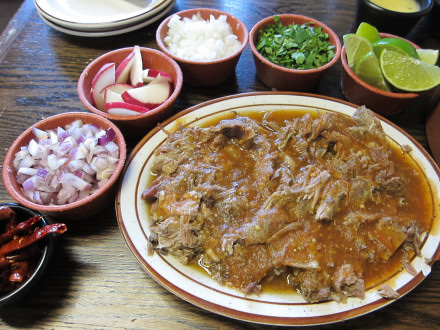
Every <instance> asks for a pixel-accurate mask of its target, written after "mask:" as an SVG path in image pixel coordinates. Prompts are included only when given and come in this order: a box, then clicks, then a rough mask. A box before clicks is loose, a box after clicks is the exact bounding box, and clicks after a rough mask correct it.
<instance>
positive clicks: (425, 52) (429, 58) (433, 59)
mask: <svg viewBox="0 0 440 330" xmlns="http://www.w3.org/2000/svg"><path fill="white" fill-rule="evenodd" d="M416 51H417V54H419V57H420V59H421V60H422V61H423V62H425V63H428V64H437V61H438V49H435V50H434V49H416Z"/></svg>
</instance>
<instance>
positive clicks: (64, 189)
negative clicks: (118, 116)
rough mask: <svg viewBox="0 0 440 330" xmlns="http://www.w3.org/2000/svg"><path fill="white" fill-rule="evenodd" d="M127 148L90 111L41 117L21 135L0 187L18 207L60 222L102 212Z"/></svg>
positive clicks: (107, 122)
mask: <svg viewBox="0 0 440 330" xmlns="http://www.w3.org/2000/svg"><path fill="white" fill-rule="evenodd" d="M126 154H127V151H126V144H125V139H124V136H123V135H122V132H121V131H120V130H119V128H118V127H117V126H116V125H115V124H114V123H112V122H111V121H110V120H108V119H106V118H104V117H102V116H99V115H96V114H93V113H88V112H67V113H62V114H57V115H54V116H51V117H48V118H45V119H43V120H41V121H39V122H37V123H35V124H34V125H32V126H31V127H29V128H28V129H26V130H25V131H24V132H23V133H21V134H20V135H19V136H18V137H17V139H16V140H15V141H14V142H13V143H12V145H11V146H10V148H9V149H8V151H7V153H6V157H5V159H4V162H3V169H2V175H3V182H4V184H5V187H6V190H7V191H8V193H9V194H10V195H11V196H12V198H14V199H15V200H16V201H17V202H18V203H20V204H21V205H23V206H25V207H27V208H29V209H32V210H36V211H38V212H40V213H42V214H45V215H49V216H52V217H54V218H56V219H61V220H79V219H85V218H89V217H92V216H93V215H95V214H97V213H98V212H100V211H102V210H103V209H104V208H105V207H106V206H107V205H108V204H109V202H110V201H111V200H113V199H114V192H115V188H116V184H117V181H118V178H119V175H120V173H121V172H122V169H123V167H124V164H125V159H126Z"/></svg>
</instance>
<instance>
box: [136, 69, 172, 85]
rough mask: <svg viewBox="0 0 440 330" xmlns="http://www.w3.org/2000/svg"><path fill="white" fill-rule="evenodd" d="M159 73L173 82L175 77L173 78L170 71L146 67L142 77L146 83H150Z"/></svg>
mask: <svg viewBox="0 0 440 330" xmlns="http://www.w3.org/2000/svg"><path fill="white" fill-rule="evenodd" d="M159 74H160V75H161V76H162V77H166V78H167V80H168V82H169V83H170V84H171V83H172V82H173V78H171V76H170V75H169V74H168V73H166V72H163V71H159V70H154V69H145V70H144V71H143V72H142V79H143V81H144V83H149V82H152V81H153V79H154V78H156V77H157V76H158V75H159Z"/></svg>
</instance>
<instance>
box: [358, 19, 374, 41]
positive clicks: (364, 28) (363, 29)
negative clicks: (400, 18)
mask: <svg viewBox="0 0 440 330" xmlns="http://www.w3.org/2000/svg"><path fill="white" fill-rule="evenodd" d="M356 35H358V36H361V37H364V38H365V39H367V40H368V41H369V42H371V43H373V42H375V41H377V40H379V39H380V35H379V31H378V30H377V29H376V28H375V27H374V26H373V25H370V24H368V23H366V22H362V23H361V24H359V26H358V28H357V30H356Z"/></svg>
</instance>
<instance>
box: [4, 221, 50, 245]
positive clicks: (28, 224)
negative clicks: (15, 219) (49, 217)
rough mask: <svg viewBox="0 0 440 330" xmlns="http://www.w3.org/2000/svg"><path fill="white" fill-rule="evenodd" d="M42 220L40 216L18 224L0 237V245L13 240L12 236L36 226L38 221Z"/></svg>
mask: <svg viewBox="0 0 440 330" xmlns="http://www.w3.org/2000/svg"><path fill="white" fill-rule="evenodd" d="M41 218H42V216H41V215H38V216H36V217H32V218H30V219H28V220H26V221H23V222H20V223H19V224H18V225H16V226H15V227H14V228H12V229H10V230H9V231H7V232H6V233H3V234H1V235H0V244H3V243H4V242H7V241H10V240H11V239H13V238H14V236H16V235H18V234H19V233H21V232H24V231H26V230H30V229H31V228H32V226H33V225H34V224H36V223H37V222H38V221H40V220H41Z"/></svg>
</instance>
